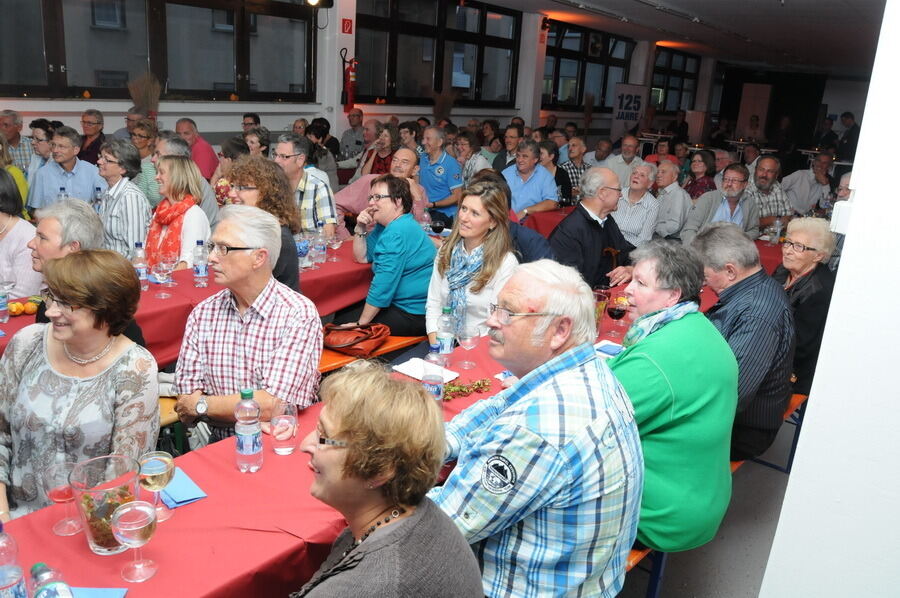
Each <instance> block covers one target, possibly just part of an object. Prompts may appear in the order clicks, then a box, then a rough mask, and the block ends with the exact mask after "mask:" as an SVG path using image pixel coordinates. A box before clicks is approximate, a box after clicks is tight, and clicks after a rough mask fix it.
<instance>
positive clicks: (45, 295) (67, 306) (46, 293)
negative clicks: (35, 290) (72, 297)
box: [41, 289, 78, 314]
mask: <svg viewBox="0 0 900 598" xmlns="http://www.w3.org/2000/svg"><path fill="white" fill-rule="evenodd" d="M41 301H43V302H44V305H46V306H47V308H49V307H50V304H51V303H53V304H54V305H56V309H58V310H59V311H61V312H62V313H64V314H71V313H72V312H73V311H75V310H76V309H78V307H77V306H75V305H72V304H71V303H66V302H65V301H60V300H59V299H57V298H56V296H55V295H54V294H53V293H51V292H50V290H49V289H44V290H43V291H41Z"/></svg>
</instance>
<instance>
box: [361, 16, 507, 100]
mask: <svg viewBox="0 0 900 598" xmlns="http://www.w3.org/2000/svg"><path fill="white" fill-rule="evenodd" d="M380 1H382V2H389V6H388V16H387V17H379V16H375V15H369V14H365V13H360V12H357V13H356V30H357V36H358V35H359V30H360V29H368V30H371V31H377V32H385V33H387V35H388V51H387V73H386V81H387V84H386V88H385V89H386V91H387V93H386V94H385V95H383V96H380V95H371V94H361V93H359V91H357V94H356V101H357V102H358V103H362V104H374V103H375V102H376V100H379V101H381V100H385V101H386V103H388V104H395V105H410V106H424V105H430V104H433V103H434V101H433V99H432V98H430V97H427V98H426V97H415V96H400V95H397V91H396V90H397V62H398V55H397V52H398V49H397V47H398V38H399V36H400V35H407V34H409V35H415V36H416V37H424V38H427V39H431V40H433V41H434V53H433V56H432V60H431V62H432V64H433V68H432V71H431V83H432V85H431V87H432V89H433V90H434V91H435V92H436V93H441V92H442V90H443V86H444V81H443V77H444V70H445V67H446V65H447V61H450V63H451V65H452V60H453V57H452V55H451V56H448V55H447V54H448V53H447V52H446V48H447V44H448V42H456V43H463V44H469V45H473V46H476V47H477V49H478V58H477V60H476V66H475V73H474V78H475V93H474V96H475V97H474V98H462V97H460V98H458V99H457V100H456V101H455V102H454V106H459V107H467V106H471V107H476V106H477V107H485V108H512V107H514V106H515V102H516V86H517V78H518V64H519V39H520V38H521V32H522V13H521V12H519V11H516V10H512V9H509V8H505V7H501V6H496V5H492V4H488V3H484V2H478V1H476V0H467V1H466V3H465V7H466V8H474V9H478V10H479V16H478V31H475V32H473V31H465V30H461V29H454V28H452V27H448V26H447V11H448V10H451V9H453V8H456V7H457V6H458V5H459V2H458V0H437V1H436V4H437V17H436V24H434V25H425V24H422V23H415V22H413V21H401V20H400V18H399V3H398V2H397V0H380ZM488 12H491V13H496V14H500V15H503V16H508V17H512V19H513V32H512V37H511V39H506V38H503V37H499V36H495V35H487V34H485V33H483V32H484V31H486V27H487V13H488ZM486 48H498V49H501V50H509V51H511V52H512V61H511V65H510V73H509V98H508V99H507V100H482V99H481V97H482V92H483V88H482V80H483V77H484V57H485V49H486ZM354 53H355V49H354ZM451 79H452V73H451Z"/></svg>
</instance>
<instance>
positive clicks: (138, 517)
mask: <svg viewBox="0 0 900 598" xmlns="http://www.w3.org/2000/svg"><path fill="white" fill-rule="evenodd" d="M109 526H110V529H111V530H112V533H113V536H115V538H116V540H117V541H118V542H119V544H122V545H123V546H127V547H128V548H134V560H133V561H131V562H130V563H128V564H127V565H125V566H124V567H122V579H124V580H125V581H128V582H131V583H140V582H142V581H147V580H148V579H150V578H151V577H153V576H154V575H155V574H156V571H157V569H158V568H159V567H158V566H157V565H156V562H155V561H152V560H150V559H145V558H141V547H142V546H143V545H144V544H146V543H147V542H149V541H150V538H152V537H153V534H154V532H156V508H154V506H153V505H151V504H150V503H148V502H147V501H144V500H133V501H131V502H127V503H125V504H122V505H120V506H119V507H118V508H117V509H116V510H115V511H114V512H113V514H112V519H110V522H109Z"/></svg>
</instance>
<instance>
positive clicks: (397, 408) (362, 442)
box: [320, 362, 446, 505]
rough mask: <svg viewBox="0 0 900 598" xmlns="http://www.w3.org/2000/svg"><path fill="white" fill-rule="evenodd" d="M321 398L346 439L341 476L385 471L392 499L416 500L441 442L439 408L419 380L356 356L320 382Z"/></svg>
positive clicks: (427, 484)
mask: <svg viewBox="0 0 900 598" xmlns="http://www.w3.org/2000/svg"><path fill="white" fill-rule="evenodd" d="M320 394H321V397H322V401H323V402H324V403H325V405H326V406H327V407H328V413H329V416H330V417H332V418H333V419H334V421H335V425H336V427H337V429H338V431H337V432H335V433H334V435H335V436H336V437H337V438H340V439H341V440H345V441H346V442H347V451H348V452H347V460H346V462H345V463H344V476H347V477H349V476H355V477H358V478H361V479H364V480H370V479H372V478H375V477H377V476H380V475H385V474H389V475H390V476H391V477H390V479H389V480H388V481H387V482H386V483H385V484H384V485H383V486H381V490H382V492H383V494H384V496H385V498H387V500H388V501H389V503H390V504H392V505H416V504H418V503H419V502H421V500H422V498H424V496H425V493H426V492H428V490H430V489H431V487H432V486H434V482H435V480H437V475H438V472H439V471H440V469H441V465H442V464H443V461H444V454H445V451H446V443H445V440H444V421H443V417H442V414H441V408H440V406H439V405H438V404H437V402H436V401H435V400H434V398H433V397H432V395H430V394H428V393H427V392H426V391H425V389H424V388H423V387H422V385H421V384H418V383H415V382H408V381H402V380H397V379H395V378H393V377H391V375H390V374H389V373H388V372H387V371H385V369H384V368H383V367H381V366H379V365H377V364H375V363H373V362H356V363H354V364H353V366H348V367H346V368H344V369H342V370H341V371H340V372H338V373H336V374H334V375H332V376H329V377H328V378H326V379H325V381H324V382H323V383H322V387H321V391H320Z"/></svg>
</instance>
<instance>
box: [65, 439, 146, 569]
mask: <svg viewBox="0 0 900 598" xmlns="http://www.w3.org/2000/svg"><path fill="white" fill-rule="evenodd" d="M140 471H141V464H140V463H138V462H137V459H133V458H131V457H126V456H125V455H107V456H105V457H94V458H93V459H88V460H86V461H79V462H78V463H76V464H75V467H74V468H73V469H72V473H71V474H70V475H69V484H70V485H71V486H72V491H73V492H74V493H75V506H76V507H77V508H78V512H79V513H80V515H81V521H82V523H83V524H84V535H85V537H86V538H87V543H88V546H89V547H90V549H91V552H93V553H94V554H99V555H110V554H119V553H120V552H125V551H126V550H128V548H127V547H126V546H123V545H122V544H120V543H119V542H117V541H116V538H115V536H114V535H113V532H112V529H111V520H112V515H113V511H115V509H116V508H117V507H118V506H119V505H122V504H126V503H129V502H131V501H133V500H135V497H136V496H137V493H138V488H140V485H139V484H138V481H139V479H140Z"/></svg>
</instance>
